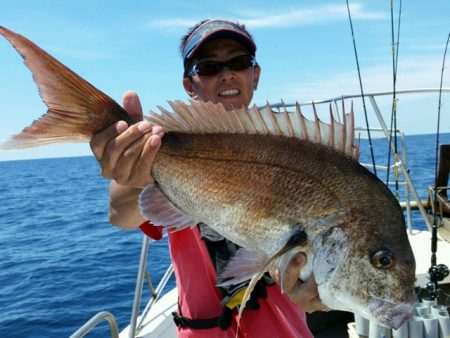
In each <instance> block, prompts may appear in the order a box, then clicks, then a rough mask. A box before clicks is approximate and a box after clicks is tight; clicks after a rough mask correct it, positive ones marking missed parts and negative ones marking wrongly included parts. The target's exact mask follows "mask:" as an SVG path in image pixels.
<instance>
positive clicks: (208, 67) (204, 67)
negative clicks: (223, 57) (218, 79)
mask: <svg viewBox="0 0 450 338" xmlns="http://www.w3.org/2000/svg"><path fill="white" fill-rule="evenodd" d="M222 69H223V64H222V62H217V61H206V62H200V63H199V64H198V65H197V70H198V75H205V76H208V75H215V74H218V73H220V72H221V71H222Z"/></svg>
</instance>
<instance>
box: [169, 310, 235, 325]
mask: <svg viewBox="0 0 450 338" xmlns="http://www.w3.org/2000/svg"><path fill="white" fill-rule="evenodd" d="M232 314H233V310H231V309H229V308H228V307H225V308H224V309H223V311H222V313H221V314H220V316H218V317H214V318H208V319H190V318H187V317H185V316H182V315H181V314H179V313H178V312H172V316H173V320H174V322H175V325H176V326H178V327H182V328H191V329H194V330H206V329H212V328H214V327H220V328H221V329H222V330H224V331H225V330H227V329H228V328H229V327H230V325H231V321H232V319H233V316H232Z"/></svg>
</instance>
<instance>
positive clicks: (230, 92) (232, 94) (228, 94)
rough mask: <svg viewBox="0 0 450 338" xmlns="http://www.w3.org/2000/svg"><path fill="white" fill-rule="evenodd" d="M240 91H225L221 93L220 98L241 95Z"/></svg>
mask: <svg viewBox="0 0 450 338" xmlns="http://www.w3.org/2000/svg"><path fill="white" fill-rule="evenodd" d="M240 92H241V91H240V90H239V89H226V90H223V91H221V92H220V93H219V96H221V97H227V96H236V95H239V94H240Z"/></svg>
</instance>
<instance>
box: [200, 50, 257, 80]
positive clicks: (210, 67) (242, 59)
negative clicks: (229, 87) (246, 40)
mask: <svg viewBox="0 0 450 338" xmlns="http://www.w3.org/2000/svg"><path fill="white" fill-rule="evenodd" d="M251 66H253V57H252V56H251V55H240V56H236V57H234V58H232V59H231V60H228V61H226V62H219V61H205V62H200V63H198V64H197V66H196V69H197V74H198V75H202V76H211V75H216V74H219V73H220V72H221V71H222V70H223V69H224V68H225V67H228V68H229V69H231V70H237V71H239V70H244V69H247V68H250V67H251Z"/></svg>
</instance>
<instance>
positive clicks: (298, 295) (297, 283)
mask: <svg viewBox="0 0 450 338" xmlns="http://www.w3.org/2000/svg"><path fill="white" fill-rule="evenodd" d="M306 261H307V258H306V256H305V255H304V254H302V253H299V254H297V255H295V256H294V257H293V258H292V259H291V261H290V263H289V266H288V267H287V269H286V275H285V276H284V281H283V284H284V285H283V290H284V292H285V293H286V295H287V296H288V297H289V298H290V299H291V301H292V302H293V303H295V304H297V305H298V306H300V307H301V308H302V309H303V310H305V311H306V312H314V311H320V310H327V309H328V308H327V307H326V306H325V305H323V304H322V302H321V301H320V297H319V291H318V290H317V284H316V281H315V280H314V276H313V275H311V276H310V277H309V278H308V279H307V280H306V281H304V282H303V281H302V280H300V279H299V278H298V276H300V270H301V269H302V268H303V267H304V266H305V265H306ZM271 275H272V278H273V279H274V280H275V282H276V283H277V284H279V283H280V280H279V276H278V273H277V271H276V272H271Z"/></svg>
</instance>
